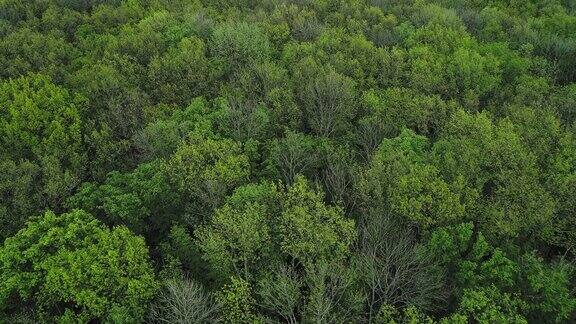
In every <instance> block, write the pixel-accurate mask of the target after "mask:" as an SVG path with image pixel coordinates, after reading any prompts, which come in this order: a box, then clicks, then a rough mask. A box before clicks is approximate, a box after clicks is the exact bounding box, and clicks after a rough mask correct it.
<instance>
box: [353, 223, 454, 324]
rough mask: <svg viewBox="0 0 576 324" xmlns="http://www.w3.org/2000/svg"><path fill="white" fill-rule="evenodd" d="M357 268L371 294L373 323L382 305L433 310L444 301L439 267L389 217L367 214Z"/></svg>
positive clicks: (410, 233)
mask: <svg viewBox="0 0 576 324" xmlns="http://www.w3.org/2000/svg"><path fill="white" fill-rule="evenodd" d="M359 227H360V228H359V232H360V239H359V246H358V249H359V251H358V259H357V262H358V263H357V266H358V268H359V270H358V271H359V272H360V273H362V275H363V283H364V286H365V287H366V289H367V293H368V303H369V314H368V317H369V321H370V322H371V321H372V320H373V318H374V316H375V314H376V313H377V312H378V310H379V308H380V306H381V305H382V304H388V305H394V306H399V307H402V306H407V305H414V306H416V307H417V308H419V309H421V310H426V309H430V308H431V307H432V306H434V305H435V304H436V303H438V302H440V301H442V300H444V298H445V294H444V291H443V287H444V280H443V277H444V276H443V273H442V271H441V270H440V269H441V268H440V267H437V266H436V265H435V264H434V263H433V262H432V260H431V258H429V257H428V256H427V255H426V254H425V253H423V251H422V250H421V249H419V248H418V246H417V245H416V243H415V240H414V234H413V233H412V231H411V230H409V229H406V228H405V229H404V230H402V228H403V227H402V225H400V224H396V222H395V221H394V220H393V218H392V217H391V216H389V215H379V216H373V215H366V216H365V217H363V218H362V219H361V220H360V223H359Z"/></svg>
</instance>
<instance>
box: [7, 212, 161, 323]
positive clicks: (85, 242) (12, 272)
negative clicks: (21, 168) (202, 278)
mask: <svg viewBox="0 0 576 324" xmlns="http://www.w3.org/2000/svg"><path fill="white" fill-rule="evenodd" d="M0 260H1V269H2V271H0V273H1V274H0V277H1V279H2V280H1V284H0V307H1V310H2V312H3V316H10V314H16V313H18V311H19V310H20V309H19V305H23V304H31V305H33V307H34V309H35V310H36V311H37V312H38V316H39V317H38V320H40V321H57V320H62V321H71V320H74V321H90V320H103V321H115V320H118V319H119V318H123V319H124V320H128V321H140V320H142V319H143V316H144V315H145V313H146V311H147V309H146V308H147V306H146V305H147V303H148V302H149V301H150V300H151V299H152V297H154V295H155V293H156V288H157V283H156V281H155V279H154V272H153V269H152V266H151V264H150V263H149V259H148V248H147V246H146V244H145V243H144V240H143V239H142V238H141V237H138V236H135V235H134V234H132V233H131V232H130V231H129V230H128V229H126V228H125V227H115V228H113V229H108V228H107V227H105V226H104V225H102V223H100V222H99V221H97V220H96V219H95V218H94V217H93V216H92V215H90V214H88V213H86V212H84V211H81V210H75V211H72V212H69V213H65V214H61V215H56V214H54V213H52V212H46V213H45V214H44V215H43V216H41V217H38V218H34V219H32V220H31V221H30V222H28V223H27V225H26V227H25V228H23V229H22V230H21V231H19V232H18V233H17V234H16V235H14V236H12V237H10V238H8V239H7V240H6V241H5V243H4V245H3V246H2V248H0Z"/></svg>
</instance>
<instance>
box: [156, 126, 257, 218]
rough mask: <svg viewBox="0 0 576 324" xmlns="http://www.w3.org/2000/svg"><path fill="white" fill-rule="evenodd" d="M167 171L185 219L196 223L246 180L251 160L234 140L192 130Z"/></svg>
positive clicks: (168, 164)
mask: <svg viewBox="0 0 576 324" xmlns="http://www.w3.org/2000/svg"><path fill="white" fill-rule="evenodd" d="M166 172H167V175H168V178H169V181H170V183H171V184H172V185H173V186H174V187H175V188H176V190H178V192H179V193H180V194H181V195H182V198H183V199H184V200H183V201H184V203H185V204H186V208H187V209H186V213H187V214H188V215H189V216H188V217H190V219H189V220H187V221H188V223H190V224H197V222H199V221H201V220H203V219H204V217H207V216H208V215H210V214H211V213H212V211H213V210H214V209H215V208H217V207H218V206H220V204H221V203H222V202H223V201H224V198H225V197H226V195H228V194H229V193H230V192H231V191H232V190H233V189H234V188H235V187H236V186H239V185H241V184H243V183H245V182H246V181H247V180H248V177H249V175H250V163H249V161H248V158H247V157H246V155H244V153H243V150H242V147H241V146H240V145H239V144H238V143H237V142H234V141H232V140H230V139H212V138H204V137H203V136H202V135H199V134H192V135H191V136H190V137H189V140H188V141H186V142H185V143H183V144H182V145H180V147H179V148H178V150H177V151H176V152H175V153H174V155H173V156H172V157H171V158H170V160H169V161H168V163H167V166H166Z"/></svg>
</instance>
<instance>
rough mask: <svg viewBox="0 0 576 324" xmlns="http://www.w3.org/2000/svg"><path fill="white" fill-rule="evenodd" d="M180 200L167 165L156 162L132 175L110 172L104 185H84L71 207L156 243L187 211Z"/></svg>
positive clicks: (72, 201) (144, 164) (138, 168)
mask: <svg viewBox="0 0 576 324" xmlns="http://www.w3.org/2000/svg"><path fill="white" fill-rule="evenodd" d="M179 198H180V197H179V196H178V195H177V194H176V193H175V192H174V190H173V188H172V187H171V185H170V183H169V182H168V178H167V175H166V173H165V172H164V164H163V163H162V162H161V161H153V162H150V163H142V164H140V165H139V166H138V167H137V168H136V169H135V170H133V171H132V172H128V173H120V172H118V171H114V172H110V173H109V174H108V176H107V177H106V180H105V181H104V183H103V184H101V185H98V184H96V183H84V184H83V185H82V186H81V187H80V189H79V191H78V192H77V193H76V194H75V195H74V196H72V197H70V199H69V200H68V203H67V206H68V207H70V208H77V209H83V210H85V211H88V212H90V213H91V214H93V215H95V216H96V217H97V218H98V219H100V220H101V221H102V222H104V223H105V224H107V225H110V226H115V225H124V226H127V227H128V228H129V229H130V230H132V231H133V232H135V233H137V234H140V235H144V236H145V237H146V239H147V241H148V243H149V244H153V243H156V242H158V240H159V239H160V237H162V236H164V235H166V234H167V233H168V231H169V228H170V226H171V225H172V222H174V221H177V220H178V216H179V215H180V213H181V212H182V208H183V206H182V203H181V202H180V200H179Z"/></svg>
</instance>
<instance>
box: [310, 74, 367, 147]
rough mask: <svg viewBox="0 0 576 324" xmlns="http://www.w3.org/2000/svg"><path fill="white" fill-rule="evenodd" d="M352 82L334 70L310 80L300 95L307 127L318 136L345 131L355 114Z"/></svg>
mask: <svg viewBox="0 0 576 324" xmlns="http://www.w3.org/2000/svg"><path fill="white" fill-rule="evenodd" d="M354 97H355V90H354V83H353V81H352V80H351V79H350V78H348V77H345V76H342V75H340V74H339V73H337V72H335V71H334V70H332V69H326V70H325V71H322V72H320V74H319V75H318V76H317V77H316V78H315V79H313V80H309V81H308V83H307V84H306V86H305V88H304V89H303V91H302V94H301V100H302V105H303V108H304V111H305V118H306V121H307V124H308V127H309V128H310V129H311V130H312V131H313V132H314V133H315V134H316V135H319V136H325V137H332V136H336V135H339V134H342V133H343V132H344V131H345V130H346V129H347V128H348V127H349V126H350V121H351V120H352V118H354V117H355V115H356V110H357V106H356V105H355V103H354Z"/></svg>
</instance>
